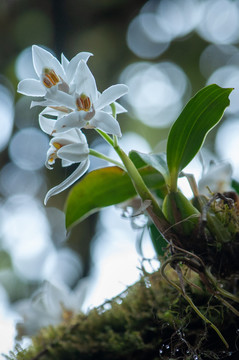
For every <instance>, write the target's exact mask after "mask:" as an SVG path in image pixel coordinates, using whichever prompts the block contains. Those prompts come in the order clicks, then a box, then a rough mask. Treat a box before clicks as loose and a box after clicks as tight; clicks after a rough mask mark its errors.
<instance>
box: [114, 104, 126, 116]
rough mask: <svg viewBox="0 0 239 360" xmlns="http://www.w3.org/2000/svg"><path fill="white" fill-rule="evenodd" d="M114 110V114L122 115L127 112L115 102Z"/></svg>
mask: <svg viewBox="0 0 239 360" xmlns="http://www.w3.org/2000/svg"><path fill="white" fill-rule="evenodd" d="M114 104H115V108H116V114H122V113H126V112H127V110H126V109H125V108H124V107H123V106H122V105H121V104H119V103H118V102H115V103H114Z"/></svg>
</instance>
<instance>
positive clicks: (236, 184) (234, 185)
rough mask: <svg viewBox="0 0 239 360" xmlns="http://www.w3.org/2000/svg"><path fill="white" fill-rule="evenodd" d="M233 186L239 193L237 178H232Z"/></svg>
mask: <svg viewBox="0 0 239 360" xmlns="http://www.w3.org/2000/svg"><path fill="white" fill-rule="evenodd" d="M231 186H232V188H233V189H234V190H235V192H236V193H237V194H239V182H238V181H236V180H235V179H232V183H231Z"/></svg>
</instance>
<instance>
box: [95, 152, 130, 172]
mask: <svg viewBox="0 0 239 360" xmlns="http://www.w3.org/2000/svg"><path fill="white" fill-rule="evenodd" d="M89 154H90V155H92V156H95V157H97V158H99V159H102V160H106V161H109V162H111V163H112V164H115V165H116V166H118V167H120V168H121V169H122V170H125V167H124V165H123V164H121V163H120V162H118V161H116V160H114V159H111V158H110V157H108V156H106V155H104V154H102V153H100V152H98V151H96V150H93V149H89Z"/></svg>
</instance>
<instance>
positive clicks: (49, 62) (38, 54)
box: [32, 45, 65, 78]
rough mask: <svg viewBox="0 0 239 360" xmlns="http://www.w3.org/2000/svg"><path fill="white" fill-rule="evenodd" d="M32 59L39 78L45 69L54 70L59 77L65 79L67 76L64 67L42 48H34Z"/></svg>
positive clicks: (35, 46) (34, 46)
mask: <svg viewBox="0 0 239 360" xmlns="http://www.w3.org/2000/svg"><path fill="white" fill-rule="evenodd" d="M32 59H33V66H34V69H35V71H36V73H37V75H38V76H39V77H41V75H42V70H43V69H44V68H50V69H54V71H55V72H56V74H57V75H58V76H61V77H62V78H64V76H65V74H64V71H63V67H62V66H61V64H60V63H59V61H58V60H57V59H56V58H55V57H54V56H53V55H52V54H51V53H50V52H49V51H47V50H45V49H43V48H41V47H40V46H37V45H33V46H32Z"/></svg>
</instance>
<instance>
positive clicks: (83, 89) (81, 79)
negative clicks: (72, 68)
mask: <svg viewBox="0 0 239 360" xmlns="http://www.w3.org/2000/svg"><path fill="white" fill-rule="evenodd" d="M75 81H76V92H77V93H78V94H79V95H81V94H82V93H83V94H85V95H87V96H89V98H90V100H91V101H92V102H93V103H94V102H95V101H96V99H97V98H98V91H97V87H96V82H95V78H94V76H93V75H92V73H91V71H90V69H89V68H88V66H87V65H86V63H85V61H83V60H81V61H80V62H79V64H78V66H77V70H76V76H75Z"/></svg>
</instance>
